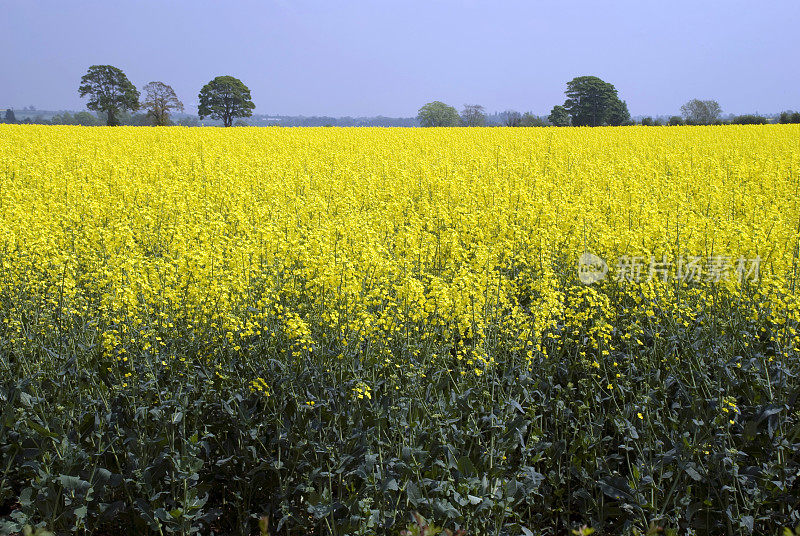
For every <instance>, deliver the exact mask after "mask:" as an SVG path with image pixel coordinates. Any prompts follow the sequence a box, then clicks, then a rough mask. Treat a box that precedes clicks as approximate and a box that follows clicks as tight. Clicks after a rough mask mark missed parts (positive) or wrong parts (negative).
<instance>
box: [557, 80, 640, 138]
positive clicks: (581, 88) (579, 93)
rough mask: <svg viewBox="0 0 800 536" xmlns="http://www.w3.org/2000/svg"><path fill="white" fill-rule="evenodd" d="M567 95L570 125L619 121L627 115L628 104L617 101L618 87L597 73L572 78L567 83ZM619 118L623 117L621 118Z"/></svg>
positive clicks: (625, 119)
mask: <svg viewBox="0 0 800 536" xmlns="http://www.w3.org/2000/svg"><path fill="white" fill-rule="evenodd" d="M566 95H567V100H566V101H565V102H564V108H565V109H566V110H567V112H568V113H569V115H570V116H571V117H572V125H573V126H576V127H579V126H590V127H596V126H600V125H607V124H622V123H623V122H625V121H627V119H629V118H630V114H627V110H628V107H627V106H626V105H625V103H624V102H621V101H620V100H619V96H618V95H617V89H616V88H615V87H614V86H613V85H611V84H609V83H608V82H604V81H603V80H600V79H599V78H597V77H596V76H579V77H577V78H573V79H572V80H570V81H569V82H567V91H566ZM626 116H627V117H626ZM621 118H624V120H622V121H620V119H621ZM617 121H619V122H617Z"/></svg>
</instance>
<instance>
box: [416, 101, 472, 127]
mask: <svg viewBox="0 0 800 536" xmlns="http://www.w3.org/2000/svg"><path fill="white" fill-rule="evenodd" d="M417 118H418V119H419V124H420V125H422V126H423V127H457V126H458V125H459V122H460V121H461V118H460V117H459V116H458V112H457V111H456V109H455V108H453V107H452V106H448V105H447V104H445V103H443V102H440V101H433V102H429V103H428V104H426V105H425V106H423V107H422V108H420V109H419V112H418V113H417Z"/></svg>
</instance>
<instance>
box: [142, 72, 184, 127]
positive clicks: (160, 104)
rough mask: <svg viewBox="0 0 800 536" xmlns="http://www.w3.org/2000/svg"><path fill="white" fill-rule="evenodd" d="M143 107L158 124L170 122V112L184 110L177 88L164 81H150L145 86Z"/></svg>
mask: <svg viewBox="0 0 800 536" xmlns="http://www.w3.org/2000/svg"><path fill="white" fill-rule="evenodd" d="M142 107H143V108H145V109H146V110H147V115H148V116H149V117H150V118H151V119H152V120H153V124H154V125H156V126H162V127H163V126H166V125H168V124H169V114H170V112H173V111H176V112H182V111H183V103H182V102H181V101H180V100H179V99H178V96H177V95H176V94H175V90H174V89H172V87H171V86H168V85H167V84H165V83H164V82H150V83H149V84H147V85H146V86H144V102H142Z"/></svg>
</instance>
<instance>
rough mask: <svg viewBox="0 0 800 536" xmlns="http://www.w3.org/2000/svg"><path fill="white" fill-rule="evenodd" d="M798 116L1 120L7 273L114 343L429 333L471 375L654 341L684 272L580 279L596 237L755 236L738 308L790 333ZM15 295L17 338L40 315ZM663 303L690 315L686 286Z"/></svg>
mask: <svg viewBox="0 0 800 536" xmlns="http://www.w3.org/2000/svg"><path fill="white" fill-rule="evenodd" d="M798 139H800V127H798V126H796V125H774V126H729V127H724V128H720V127H675V128H638V127H631V128H595V129H588V128H571V129H554V128H538V129H477V130H476V129H378V128H375V129H373V128H359V129H356V128H351V129H322V128H320V129H282V128H261V129H256V128H250V129H245V128H240V129H216V128H193V129H188V128H180V127H175V128H158V129H148V128H133V127H120V128H113V129H108V128H81V127H43V126H16V125H0V292H2V293H3V294H4V295H7V296H17V297H20V299H23V298H22V296H25V297H31V296H32V297H35V298H36V299H38V300H40V301H39V302H38V303H39V305H40V306H42V305H43V306H44V308H43V309H42V308H41V307H40V309H42V310H45V311H49V313H48V314H45V316H44V317H43V318H46V320H45V321H44V324H42V329H50V330H56V329H58V326H59V325H63V323H64V322H66V320H67V319H71V320H70V321H72V322H82V323H84V324H85V325H87V326H92V327H93V328H96V329H98V330H99V332H100V333H101V335H100V338H99V340H98V341H96V343H97V344H98V345H99V348H100V349H101V352H102V353H103V354H104V355H105V356H109V357H111V358H113V359H122V358H123V357H124V356H125V355H132V352H131V351H130V349H132V348H135V349H137V350H138V351H140V352H142V351H146V352H161V353H162V354H169V353H170V352H172V353H173V354H174V355H173V356H172V357H174V358H175V359H176V360H177V359H178V358H179V357H180V356H179V355H178V353H177V352H179V350H176V349H175V348H173V346H170V344H169V343H170V341H173V340H175V339H176V338H178V335H176V333H178V330H180V333H181V334H182V335H181V336H182V337H187V336H189V335H186V334H193V333H197V334H202V337H203V338H204V340H206V339H207V344H206V346H205V347H206V348H207V352H205V353H204V355H201V356H200V357H201V358H207V359H209V360H213V359H218V358H220V357H221V356H222V355H223V354H222V353H221V352H222V350H221V349H222V348H224V349H225V350H224V351H225V352H239V351H243V349H246V348H247V347H248V345H252V344H255V343H256V341H267V342H266V343H265V344H268V345H269V347H270V348H272V349H273V350H275V351H277V352H284V353H285V354H286V355H287V356H288V357H290V358H295V359H300V358H303V357H308V356H322V357H323V358H330V359H335V358H336V357H337V356H341V355H342V354H343V353H345V352H347V353H349V354H350V355H357V356H359V357H360V358H367V357H369V358H371V359H373V362H376V363H378V362H380V363H383V362H387V363H391V364H397V363H401V364H405V363H409V362H411V361H414V360H415V359H416V358H417V357H418V356H421V355H424V356H437V357H436V359H441V360H447V362H448V365H447V366H454V367H458V371H459V373H460V374H462V375H463V374H464V372H465V371H466V372H467V374H469V375H472V376H474V375H476V374H477V375H480V374H482V373H483V372H484V371H485V370H487V368H489V367H491V366H492V365H493V363H494V359H495V358H494V356H495V353H496V352H498V351H504V352H509V353H511V354H514V355H517V356H519V358H520V359H523V360H526V361H527V362H529V363H530V362H533V361H534V360H535V359H546V358H547V356H546V355H545V350H544V347H545V343H549V344H552V345H557V346H559V347H560V345H561V344H563V343H565V342H567V341H573V342H575V343H578V344H580V345H581V346H582V347H583V348H585V351H584V354H585V355H582V358H585V363H586V366H587V369H588V370H591V368H593V367H597V366H598V361H599V360H602V356H607V355H608V352H609V351H611V350H613V349H612V348H611V345H612V344H613V343H612V331H613V329H612V326H613V325H616V324H618V323H620V322H623V321H625V322H629V324H630V329H629V330H627V331H626V333H624V334H622V335H621V337H622V339H623V341H624V342H625V343H626V344H630V345H631V346H633V347H638V346H642V345H643V343H642V335H641V334H642V333H643V331H644V327H645V325H644V323H646V322H647V319H648V318H651V317H652V316H653V315H654V314H655V313H656V311H657V308H656V306H654V303H655V301H654V296H656V295H663V294H664V293H665V292H666V293H669V292H671V290H670V289H671V288H672V287H671V286H670V284H669V283H664V282H663V281H660V280H658V278H656V279H655V280H653V281H649V282H648V283H647V284H644V285H640V286H638V287H635V286H634V285H633V284H631V285H630V296H629V300H627V302H626V303H627V306H626V307H625V308H624V309H620V308H612V307H611V306H610V305H609V303H610V302H609V298H608V296H607V295H605V294H604V292H603V290H602V288H601V287H600V286H586V287H580V286H575V285H573V284H572V283H573V282H574V281H576V280H577V271H576V262H577V259H578V257H579V255H580V254H581V253H582V252H584V251H592V252H594V253H596V254H597V255H599V256H601V257H602V258H604V259H606V260H608V264H609V266H611V267H612V271H613V266H614V262H615V260H616V259H618V258H619V257H620V256H623V255H624V256H630V257H633V256H640V257H643V258H648V259H649V258H650V257H651V256H656V257H659V258H660V257H661V255H672V256H673V257H677V256H679V255H705V256H708V255H712V254H724V255H731V256H733V257H739V256H743V257H748V258H755V257H756V256H758V257H759V258H760V259H761V262H762V265H761V271H760V274H761V279H762V280H761V281H760V285H761V287H760V290H759V291H758V292H760V293H762V295H763V297H764V304H765V307H764V308H763V309H762V310H761V311H756V310H753V311H747V312H745V313H746V314H752V315H767V316H768V317H769V320H770V321H771V322H773V323H774V324H775V325H778V326H782V327H784V328H785V340H784V341H782V344H786V345H788V346H789V347H794V348H797V347H798V346H800V336H799V335H798V333H797V332H796V331H795V326H796V325H797V323H798V321H800V298H798V294H797V293H795V292H794V286H793V285H794V283H793V281H792V279H791V278H792V274H793V268H795V269H796V267H797V256H796V251H797V240H798V223H800V198H798V196H797V195H795V194H796V192H798V191H800V150H798V143H797V140H798ZM795 271H796V270H795ZM612 276H613V274H612V273H611V272H609V278H610V277H612ZM719 284H720V285H726V286H728V287H729V289H730V290H731V291H733V292H735V291H736V288H737V285H738V283H737V282H736V281H735V278H730V279H727V280H724V281H720V282H719ZM621 285H622V286H623V287H624V284H621ZM21 289H24V291H23V290H21ZM690 291H691V289H690ZM698 292H701V291H699V290H698ZM25 299H27V298H25ZM697 299H698V300H708V303H709V304H711V301H712V300H713V294H712V293H708V294H707V295H706V294H702V292H701V294H700V295H699V297H698V298H697ZM18 306H19V307H18ZM9 307H10V308H9V310H8V311H7V314H6V316H5V317H4V319H3V322H4V323H5V325H6V329H7V330H8V331H9V332H10V333H12V334H16V336H15V338H14V340H13V341H11V342H10V343H9V344H11V345H13V346H16V347H17V348H16V349H17V350H19V351H21V352H24V351H25V349H26V348H27V345H28V344H30V343H29V341H30V340H31V337H32V334H31V333H29V332H28V331H27V330H28V329H30V328H27V327H25V326H24V325H23V324H24V322H23V321H22V318H23V313H22V312H21V309H19V308H21V307H22V306H21V305H19V304H16V305H15V304H14V303H11V304H10V306H9ZM15 307H17V308H15ZM18 309H19V310H18ZM657 312H658V313H659V314H660V315H667V316H669V317H671V318H674V321H675V322H676V323H680V324H682V325H685V326H688V325H690V323H692V322H695V315H696V310H695V309H693V308H692V306H691V304H689V303H688V302H686V301H681V300H674V303H673V304H672V305H671V306H670V307H669V308H667V310H658V311H657ZM626 319H627V320H626ZM720 328H721V329H723V328H724V326H721V327H720ZM198 336H200V335H198ZM165 357H166V358H169V357H170V356H169V355H167V356H165ZM125 359H127V357H125ZM128 366H130V365H128ZM447 366H446V367H445V368H447ZM404 370H410V369H407V368H406V367H404ZM257 375H258V374H257V373H256V372H255V371H254V374H253V377H256V376H257ZM259 380H261V379H260V378H259ZM261 381H263V380H261ZM253 386H254V388H255V389H257V390H259V391H266V389H267V388H266V384H262V383H260V382H258V381H256V382H254V383H253ZM612 387H613V386H612V385H610V384H609V386H608V388H609V389H611V388H612ZM359 396H366V397H367V398H369V396H370V394H369V390H368V388H366V390H365V391H361V392H359Z"/></svg>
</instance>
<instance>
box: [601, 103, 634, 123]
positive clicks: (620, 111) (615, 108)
mask: <svg viewBox="0 0 800 536" xmlns="http://www.w3.org/2000/svg"><path fill="white" fill-rule="evenodd" d="M605 122H606V123H607V124H609V125H611V126H614V127H618V126H620V125H627V124H630V123H631V114H630V112H629V111H628V104H627V103H626V102H625V101H624V100H619V98H617V97H616V96H615V97H614V99H613V100H612V101H611V104H609V107H608V111H607V112H606V121H605Z"/></svg>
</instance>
